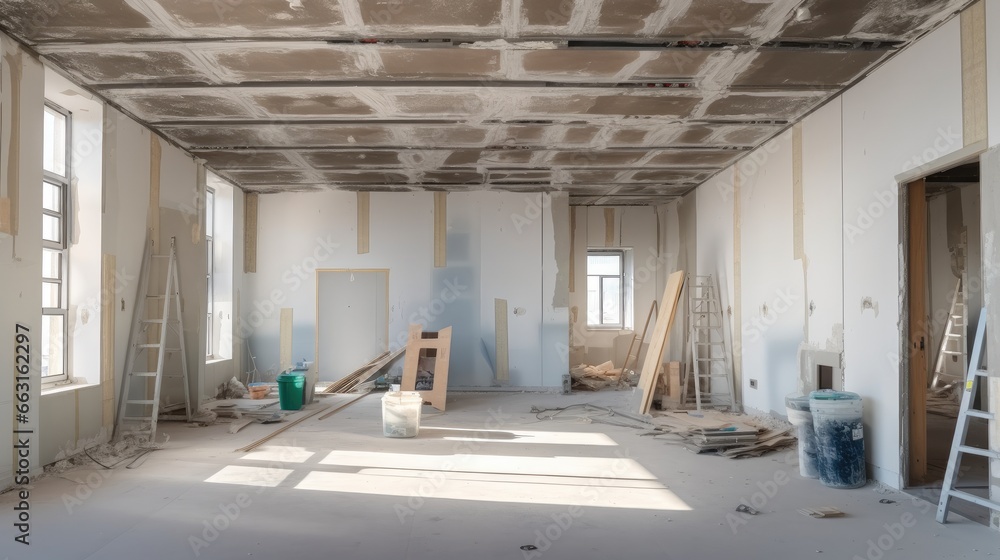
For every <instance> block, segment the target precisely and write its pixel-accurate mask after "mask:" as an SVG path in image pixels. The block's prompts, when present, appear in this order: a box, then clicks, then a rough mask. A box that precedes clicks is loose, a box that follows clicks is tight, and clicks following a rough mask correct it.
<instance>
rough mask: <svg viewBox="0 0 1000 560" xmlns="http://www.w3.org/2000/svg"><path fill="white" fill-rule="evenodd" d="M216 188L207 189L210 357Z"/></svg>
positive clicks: (210, 350) (208, 345)
mask: <svg viewBox="0 0 1000 560" xmlns="http://www.w3.org/2000/svg"><path fill="white" fill-rule="evenodd" d="M214 237H215V190H214V189H211V188H208V189H206V190H205V252H206V253H207V254H208V267H207V268H206V269H205V270H207V271H208V272H207V273H206V275H205V276H206V277H207V279H208V291H207V292H206V293H207V294H208V305H207V306H206V307H207V308H208V322H207V323H206V328H205V333H206V334H205V337H206V344H205V348H206V349H207V350H206V352H207V354H208V357H209V358H211V357H213V356H214V354H215V352H214V350H213V348H212V341H213V340H214V336H213V334H214V326H213V323H212V308H213V307H215V291H214V290H213V284H214V283H215V242H214Z"/></svg>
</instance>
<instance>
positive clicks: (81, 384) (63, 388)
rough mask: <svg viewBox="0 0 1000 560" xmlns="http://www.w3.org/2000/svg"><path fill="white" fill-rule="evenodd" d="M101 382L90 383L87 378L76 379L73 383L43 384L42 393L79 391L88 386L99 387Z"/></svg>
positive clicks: (52, 393)
mask: <svg viewBox="0 0 1000 560" xmlns="http://www.w3.org/2000/svg"><path fill="white" fill-rule="evenodd" d="M99 386H100V384H99V383H89V382H88V381H87V380H86V379H79V378H78V379H74V380H73V381H72V382H71V383H59V384H53V385H42V390H41V395H42V396H43V397H44V396H47V395H57V394H59V393H68V392H70V391H79V390H80V389H85V388H87V387H99Z"/></svg>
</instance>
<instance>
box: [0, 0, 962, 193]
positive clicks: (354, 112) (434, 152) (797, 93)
mask: <svg viewBox="0 0 1000 560" xmlns="http://www.w3.org/2000/svg"><path fill="white" fill-rule="evenodd" d="M968 3H969V1H968V0H603V1H601V0H339V1H331V0H197V1H196V0H72V1H70V0H45V1H40V0H4V1H3V2H2V3H0V27H2V28H3V29H4V31H5V32H7V33H9V34H11V35H12V36H14V37H16V38H17V39H18V40H20V41H22V42H23V43H25V44H26V45H28V46H30V47H32V48H33V49H34V50H36V51H37V52H38V53H40V54H41V55H43V56H44V57H45V58H46V59H48V60H49V61H50V62H51V63H53V64H54V65H56V66H58V67H61V68H62V69H63V70H64V71H65V72H66V73H68V74H69V75H70V76H72V77H74V78H75V79H76V80H78V81H79V82H81V83H82V84H84V85H85V86H88V87H89V88H90V89H92V90H93V91H95V92H97V93H98V94H100V95H101V96H102V97H104V98H105V99H107V100H108V101H109V102H111V103H112V104H114V105H115V106H117V107H119V108H121V109H122V110H124V111H126V112H127V113H130V114H131V115H133V116H134V117H136V118H137V119H139V120H140V121H142V122H144V123H146V124H148V125H149V126H151V127H152V128H154V129H156V130H157V131H159V132H160V133H161V134H163V135H164V136H165V137H166V138H168V139H170V140H172V141H173V142H175V143H177V144H178V145H180V146H181V147H183V148H185V149H186V150H188V151H189V152H191V153H192V154H194V155H196V156H197V157H200V158H203V159H204V160H205V161H206V162H207V165H208V166H209V167H210V168H212V169H214V170H216V171H217V172H218V173H219V174H221V175H223V176H225V177H228V178H229V179H231V180H233V181H234V182H236V183H237V184H239V185H240V186H241V187H243V188H244V189H245V190H247V191H260V192H280V191H297V190H314V189H324V188H334V189H346V190H366V191H410V190H447V191H465V190H480V189H498V190H512V191H525V192H533V191H567V192H569V194H570V196H571V202H572V203H573V204H581V205H585V204H651V203H660V202H665V201H669V200H671V199H673V198H676V197H678V196H681V195H683V194H685V193H687V192H689V191H690V190H691V189H693V188H695V187H696V186H697V185H699V184H701V183H702V182H704V181H705V180H706V179H708V178H709V177H711V176H712V175H713V174H715V173H717V172H718V171H719V170H721V169H723V168H724V167H726V166H728V165H730V164H731V163H733V162H734V161H736V160H737V159H738V158H739V157H740V156H741V155H743V154H745V153H746V152H747V151H748V150H751V149H753V148H754V147H756V146H759V145H760V144H761V143H763V142H765V141H766V140H768V139H769V138H771V137H773V136H774V135H775V134H777V133H779V132H780V131H781V130H783V129H784V128H786V127H787V126H788V124H789V123H792V122H795V121H797V120H799V119H801V118H802V117H803V116H804V115H806V114H808V113H809V112H810V111H812V110H813V109H815V108H816V107H818V106H819V105H821V104H822V103H823V102H824V101H826V100H827V99H829V98H830V97H832V96H834V95H836V94H837V93H838V92H840V91H842V90H843V89H844V88H845V87H847V86H849V85H850V84H852V83H853V82H854V81H856V80H857V79H858V78H859V77H861V76H863V75H864V74H865V73H866V72H867V71H869V70H870V69H871V68H872V67H873V66H874V65H876V64H878V63H879V62H881V61H883V60H884V59H885V58H886V57H888V56H891V55H892V54H893V53H895V52H897V51H898V50H899V49H901V48H903V47H905V46H906V45H907V44H908V43H909V42H910V41H912V40H913V39H915V38H916V37H918V36H920V35H921V34H923V33H924V32H926V31H927V30H929V29H931V28H933V27H935V26H937V25H939V24H940V23H942V22H943V21H945V20H946V19H947V18H948V17H949V16H950V15H952V14H953V13H955V12H956V11H957V10H959V9H961V8H962V7H964V6H965V5H967V4H968Z"/></svg>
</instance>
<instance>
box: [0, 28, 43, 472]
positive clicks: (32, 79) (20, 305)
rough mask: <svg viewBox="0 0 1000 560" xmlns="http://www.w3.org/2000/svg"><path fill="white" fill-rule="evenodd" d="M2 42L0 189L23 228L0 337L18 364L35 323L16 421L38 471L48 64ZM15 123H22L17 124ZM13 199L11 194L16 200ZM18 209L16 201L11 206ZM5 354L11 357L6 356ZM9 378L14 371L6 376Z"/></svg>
mask: <svg viewBox="0 0 1000 560" xmlns="http://www.w3.org/2000/svg"><path fill="white" fill-rule="evenodd" d="M0 47H2V50H3V59H4V60H3V64H2V84H0V90H2V94H0V95H2V97H0V111H2V115H0V122H2V137H0V169H3V170H4V172H3V173H0V196H4V197H10V196H11V194H12V192H13V189H12V188H11V187H12V183H13V182H16V184H17V191H18V192H19V195H18V199H17V211H18V217H19V227H18V235H16V236H14V237H8V236H0V255H2V258H0V286H3V287H4V289H3V290H0V309H3V317H2V322H0V338H2V339H3V341H4V342H3V344H4V345H5V347H6V348H8V349H9V351H8V352H5V353H4V356H5V357H4V360H5V362H6V363H5V364H4V367H5V368H11V369H8V371H13V368H12V366H13V365H14V363H13V362H14V346H13V343H14V335H15V324H18V323H20V324H22V325H25V326H27V327H28V328H29V329H31V343H32V344H33V345H35V348H34V349H33V352H31V356H30V357H31V374H30V377H31V386H30V390H29V391H28V395H29V404H30V412H29V413H28V422H27V423H24V424H18V429H29V430H31V429H33V430H36V435H35V436H34V437H32V438H31V440H32V441H31V443H30V446H29V447H30V448H29V453H28V460H29V462H30V469H31V473H32V474H36V473H38V472H41V466H42V464H41V463H40V461H39V459H40V453H39V451H40V449H41V444H40V442H41V438H42V434H38V433H37V431H38V430H39V428H40V426H41V424H42V423H41V419H40V414H41V413H42V410H41V403H40V399H39V395H40V389H41V387H40V382H39V377H38V376H39V372H40V369H41V361H40V360H41V354H40V353H39V351H38V350H37V348H38V347H39V346H38V345H39V344H40V343H41V333H40V332H39V329H40V327H41V315H42V313H41V308H42V300H41V290H40V285H39V284H40V281H41V277H42V264H41V255H42V240H41V231H42V213H41V207H42V191H41V189H40V188H39V186H40V185H41V184H42V107H43V100H44V99H43V98H44V94H43V69H42V65H41V64H40V63H39V62H38V61H37V60H36V59H35V58H34V57H32V56H29V55H28V54H27V53H25V52H23V51H22V50H21V49H20V47H18V46H17V44H16V43H14V42H13V41H11V40H10V39H8V38H7V37H6V36H4V35H0ZM15 123H17V126H18V130H17V131H15ZM12 205H13V202H12ZM12 211H13V209H12ZM7 360H10V361H9V362H7ZM7 379H10V378H9V377H8V378H7ZM14 402H15V401H14V396H13V385H8V386H7V387H6V388H5V389H4V390H2V391H0V488H2V487H6V486H7V485H9V484H10V483H11V482H12V480H13V474H14V469H12V468H11V467H12V465H14V455H13V445H14V444H15V443H16V440H15V439H13V429H14V426H13V419H14Z"/></svg>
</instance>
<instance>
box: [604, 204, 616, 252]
mask: <svg viewBox="0 0 1000 560" xmlns="http://www.w3.org/2000/svg"><path fill="white" fill-rule="evenodd" d="M604 246H605V247H614V246H615V209H614V208H605V209H604Z"/></svg>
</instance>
